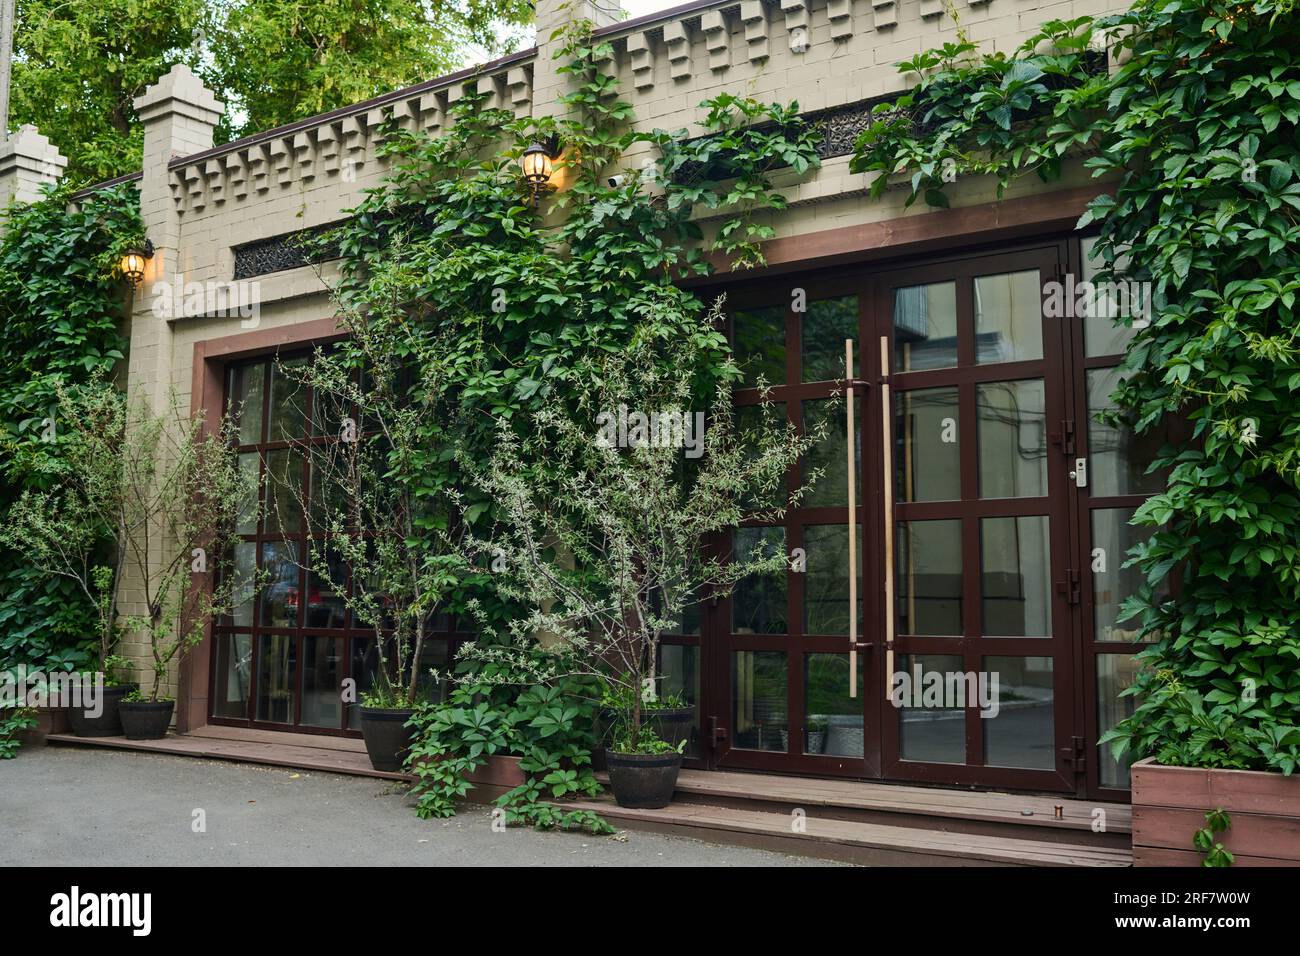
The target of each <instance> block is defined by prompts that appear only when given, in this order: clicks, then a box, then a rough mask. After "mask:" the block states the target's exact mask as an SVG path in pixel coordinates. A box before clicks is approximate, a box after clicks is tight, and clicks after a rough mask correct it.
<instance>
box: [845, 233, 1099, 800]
mask: <svg viewBox="0 0 1300 956" xmlns="http://www.w3.org/2000/svg"><path fill="white" fill-rule="evenodd" d="M1062 253H1063V249H1062V246H1061V245H1059V244H1056V243H1053V244H1051V245H1045V246H1042V247H1040V248H1035V249H1028V250H1025V251H1022V252H1018V253H1016V254H1014V255H988V256H979V257H970V258H963V259H957V260H953V261H950V262H946V263H936V264H934V265H927V266H925V267H922V268H916V269H907V270H902V271H898V272H892V273H887V274H883V275H880V276H877V278H876V281H875V282H874V285H873V303H874V314H875V325H874V333H875V337H876V341H877V343H879V342H880V341H881V340H883V342H884V348H885V352H886V355H887V363H888V366H889V368H888V371H889V387H890V388H889V391H890V397H889V400H890V403H891V405H892V408H891V414H890V416H889V418H888V422H889V430H890V435H888V436H884V439H885V440H887V441H888V442H889V447H890V449H891V455H890V457H891V459H892V472H893V473H892V474H891V475H888V476H884V475H882V476H881V479H882V480H888V481H890V482H891V483H892V489H893V499H894V503H895V504H894V509H893V515H892V519H893V520H892V522H891V523H892V525H893V557H894V581H893V584H894V587H893V593H894V595H895V607H894V626H895V632H896V636H895V640H894V646H893V651H894V653H893V655H892V656H893V670H892V672H891V674H890V677H889V679H890V686H891V691H892V697H891V700H890V702H889V704H887V705H886V706H885V707H884V708H883V713H884V717H883V726H882V734H883V741H882V744H883V752H884V774H885V776H886V777H889V778H893V779H902V780H924V781H932V782H936V783H950V784H970V783H978V784H982V785H991V786H1007V787H1024V788H1035V789H1057V790H1074V789H1075V788H1076V778H1075V775H1076V767H1077V765H1076V758H1075V751H1074V747H1075V745H1076V739H1075V737H1074V734H1073V728H1074V726H1075V724H1074V714H1073V710H1072V708H1073V701H1074V696H1075V695H1074V694H1073V692H1072V688H1073V675H1074V661H1073V654H1072V646H1073V645H1072V641H1071V640H1070V614H1069V608H1070V604H1071V602H1072V601H1077V600H1078V597H1077V595H1078V590H1079V582H1078V573H1077V570H1076V569H1075V565H1074V563H1073V562H1072V559H1071V548H1070V533H1069V520H1068V507H1067V501H1066V496H1067V483H1068V482H1070V481H1071V479H1070V475H1069V462H1068V459H1067V456H1066V453H1065V452H1066V446H1065V444H1064V442H1065V435H1064V432H1063V429H1064V421H1065V419H1066V414H1065V388H1064V377H1065V375H1066V359H1065V355H1064V351H1063V346H1064V342H1063V333H1062V327H1061V324H1060V322H1059V321H1057V320H1047V319H1045V318H1044V314H1043V295H1044V284H1045V283H1046V282H1048V281H1050V280H1051V279H1053V278H1054V277H1055V276H1056V274H1057V272H1058V262H1060V261H1062V259H1061V257H1062ZM877 347H878V348H879V345H878V346H877ZM875 401H877V402H878V401H879V395H878V394H877V396H876V398H875ZM878 407H879V406H878V404H877V408H878ZM880 414H881V413H880V412H879V411H877V415H880ZM882 427H883V426H882ZM884 548H885V542H884V540H883V533H882V536H881V539H880V540H878V542H877V548H876V550H879V551H882V552H883V551H884ZM882 617H883V611H882ZM881 623H882V625H883V624H884V623H885V622H883V621H882V622H881ZM869 696H879V692H876V693H873V694H871V695H869Z"/></svg>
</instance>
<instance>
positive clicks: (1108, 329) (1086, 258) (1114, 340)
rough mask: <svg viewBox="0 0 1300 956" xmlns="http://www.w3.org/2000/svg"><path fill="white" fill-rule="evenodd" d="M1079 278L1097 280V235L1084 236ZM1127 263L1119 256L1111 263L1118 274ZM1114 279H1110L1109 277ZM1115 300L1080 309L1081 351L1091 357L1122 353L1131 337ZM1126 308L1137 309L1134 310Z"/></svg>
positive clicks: (1098, 255)
mask: <svg viewBox="0 0 1300 956" xmlns="http://www.w3.org/2000/svg"><path fill="white" fill-rule="evenodd" d="M1082 245H1083V278H1084V280H1085V281H1087V282H1094V281H1097V272H1098V271H1099V270H1100V269H1101V267H1102V266H1103V264H1104V263H1103V262H1102V260H1101V253H1100V252H1099V251H1097V237H1096V236H1091V237H1089V238H1087V239H1084V240H1083V242H1082ZM1128 265H1129V261H1128V257H1127V256H1121V257H1120V258H1119V259H1118V260H1117V261H1116V263H1115V266H1116V270H1115V271H1116V272H1118V273H1120V274H1122V273H1123V272H1124V271H1125V270H1126V269H1127V268H1128ZM1111 281H1114V280H1111ZM1117 306H1118V303H1115V304H1114V305H1110V304H1109V303H1107V302H1104V301H1103V302H1102V303H1101V304H1100V305H1094V307H1093V308H1091V309H1085V310H1084V319H1083V351H1084V354H1085V355H1086V356H1088V357H1089V358H1092V357H1093V356H1097V355H1122V354H1123V353H1124V352H1125V351H1127V350H1128V343H1129V341H1130V340H1131V339H1132V338H1133V334H1134V331H1133V326H1132V325H1131V324H1130V320H1129V319H1124V318H1120V317H1119V314H1118V313H1119V311H1120V310H1119V309H1118V307H1117ZM1130 311H1133V312H1137V311H1138V309H1131V310H1130Z"/></svg>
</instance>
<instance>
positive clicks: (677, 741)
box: [641, 707, 695, 747]
mask: <svg viewBox="0 0 1300 956" xmlns="http://www.w3.org/2000/svg"><path fill="white" fill-rule="evenodd" d="M641 719H642V720H643V721H645V722H646V723H647V724H649V725H650V726H651V727H652V728H654V732H655V733H656V734H658V735H659V739H660V740H662V741H663V742H664V743H666V744H671V745H672V746H674V747H678V746H680V745H681V744H685V743H690V740H691V730H692V729H693V728H694V727H695V708H694V707H662V708H655V709H648V710H643V711H642V712H641Z"/></svg>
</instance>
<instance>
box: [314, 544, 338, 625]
mask: <svg viewBox="0 0 1300 956" xmlns="http://www.w3.org/2000/svg"><path fill="white" fill-rule="evenodd" d="M312 550H313V552H315V553H313V555H312V559H311V561H310V562H308V567H307V624H306V626H307V627H343V625H344V617H345V614H346V606H345V600H344V598H345V595H346V594H347V586H348V567H347V564H346V563H345V562H344V560H343V558H342V556H341V555H340V554H339V553H338V552H337V551H336V550H334V549H333V548H324V549H323V552H322V548H321V546H320V544H313V545H312ZM322 558H323V561H324V564H325V566H326V568H327V569H328V571H329V573H328V575H324V574H321V573H320V570H321V569H320V568H319V567H318V565H320V564H321V563H322Z"/></svg>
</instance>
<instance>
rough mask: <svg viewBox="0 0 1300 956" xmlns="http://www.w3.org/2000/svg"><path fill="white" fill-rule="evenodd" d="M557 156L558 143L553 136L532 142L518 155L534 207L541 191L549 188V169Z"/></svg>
mask: <svg viewBox="0 0 1300 956" xmlns="http://www.w3.org/2000/svg"><path fill="white" fill-rule="evenodd" d="M559 158H560V143H559V140H557V139H556V138H555V137H554V136H552V137H550V138H549V139H546V140H543V141H541V142H537V143H533V144H532V145H531V146H529V147H528V148H527V149H526V150H524V152H523V155H522V156H520V157H519V165H520V166H521V167H522V168H523V171H524V181H525V182H526V183H528V186H529V188H530V189H532V191H533V207H534V208H536V206H537V203H538V200H539V199H540V198H541V195H542V193H544V192H546V190H547V189H549V188H550V182H551V171H552V169H554V167H555V160H557V159H559Z"/></svg>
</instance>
